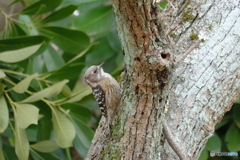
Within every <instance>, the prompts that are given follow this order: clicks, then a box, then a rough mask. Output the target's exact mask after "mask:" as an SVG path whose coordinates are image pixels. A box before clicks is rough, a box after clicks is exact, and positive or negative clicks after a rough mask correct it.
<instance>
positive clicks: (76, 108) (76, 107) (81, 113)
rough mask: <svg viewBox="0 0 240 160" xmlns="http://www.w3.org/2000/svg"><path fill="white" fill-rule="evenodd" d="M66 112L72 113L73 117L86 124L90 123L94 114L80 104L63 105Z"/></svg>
mask: <svg viewBox="0 0 240 160" xmlns="http://www.w3.org/2000/svg"><path fill="white" fill-rule="evenodd" d="M63 108H64V109H65V110H68V111H70V112H69V114H70V115H71V117H75V118H77V119H79V120H81V121H83V122H84V123H86V124H87V123H88V122H89V121H90V120H91V115H92V112H91V111H90V109H88V108H86V107H84V106H82V105H80V104H78V103H68V104H65V105H63Z"/></svg>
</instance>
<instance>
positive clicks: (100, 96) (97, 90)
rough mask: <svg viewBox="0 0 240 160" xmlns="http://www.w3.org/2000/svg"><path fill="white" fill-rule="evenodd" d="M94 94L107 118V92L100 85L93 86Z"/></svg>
mask: <svg viewBox="0 0 240 160" xmlns="http://www.w3.org/2000/svg"><path fill="white" fill-rule="evenodd" d="M92 91H93V95H94V97H95V99H96V100H97V102H98V105H99V108H100V109H101V112H102V115H103V116H104V117H105V118H106V119H107V118H108V115H107V107H106V100H105V92H104V91H103V89H102V87H101V86H100V85H97V86H96V87H94V88H92Z"/></svg>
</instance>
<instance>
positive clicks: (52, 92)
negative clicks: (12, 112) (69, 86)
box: [22, 80, 69, 102]
mask: <svg viewBox="0 0 240 160" xmlns="http://www.w3.org/2000/svg"><path fill="white" fill-rule="evenodd" d="M68 81H69V80H63V81H61V82H58V83H56V84H54V85H52V86H50V87H48V88H45V89H43V90H41V91H39V92H37V93H34V94H33V95H31V96H30V97H28V98H26V99H25V100H23V101H22V102H35V101H38V100H40V99H42V98H45V97H46V98H51V97H54V96H56V95H58V94H59V93H60V92H61V91H62V88H63V86H64V85H65V84H66V83H67V82H68Z"/></svg>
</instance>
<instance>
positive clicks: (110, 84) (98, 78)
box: [84, 63, 121, 129]
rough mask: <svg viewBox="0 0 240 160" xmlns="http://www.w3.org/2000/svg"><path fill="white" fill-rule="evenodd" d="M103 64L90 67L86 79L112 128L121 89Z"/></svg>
mask: <svg viewBox="0 0 240 160" xmlns="http://www.w3.org/2000/svg"><path fill="white" fill-rule="evenodd" d="M102 65H103V63H102V64H100V65H99V66H91V67H89V68H88V69H87V71H86V73H85V75H84V79H85V81H86V83H87V84H88V85H90V87H91V88H92V92H93V95H94V97H95V99H96V100H97V102H98V105H99V107H100V109H101V111H102V115H103V116H104V117H105V118H106V123H108V126H109V129H110V126H111V123H112V120H113V118H114V116H115V112H116V109H117V107H118V104H119V101H120V98H121V89H120V86H119V84H118V82H117V81H116V80H115V79H114V78H113V77H112V76H111V75H110V74H108V73H105V72H104V71H103V69H102Z"/></svg>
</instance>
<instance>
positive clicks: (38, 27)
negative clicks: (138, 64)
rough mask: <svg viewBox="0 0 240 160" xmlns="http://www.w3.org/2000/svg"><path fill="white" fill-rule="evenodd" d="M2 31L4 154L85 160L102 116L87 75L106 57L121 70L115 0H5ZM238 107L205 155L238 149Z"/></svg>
mask: <svg viewBox="0 0 240 160" xmlns="http://www.w3.org/2000/svg"><path fill="white" fill-rule="evenodd" d="M167 5H168V2H166V1H164V2H162V3H160V7H161V10H160V11H159V12H163V11H164V9H165V7H166V6H167ZM0 37H1V39H0V88H1V90H0V136H1V138H0V159H1V160H4V159H6V160H15V159H16V160H17V159H20V160H25V159H29V160H43V159H46V160H49V159H51V160H71V159H74V160H81V159H83V158H84V157H85V156H86V154H87V151H88V149H89V147H90V145H91V140H92V138H93V135H94V131H95V129H96V128H97V125H98V122H99V119H100V117H101V113H100V110H99V108H98V105H97V103H96V101H95V99H94V98H93V96H92V94H91V89H90V88H89V87H88V86H87V85H86V83H85V82H84V81H83V74H84V72H85V71H86V69H87V68H88V67H89V66H91V65H98V64H100V63H102V62H104V65H103V68H104V70H105V71H106V72H108V73H111V74H112V75H113V76H114V77H116V78H117V76H118V75H119V74H120V72H121V71H122V69H123V63H124V61H123V54H122V51H121V44H120V42H119V39H118V34H117V31H116V23H115V19H114V13H113V9H112V6H111V1H110V0H51V1H50V0H41V1H37V0H36V1H35V0H15V1H6V0H0ZM239 105H240V100H238V101H237V102H236V103H235V104H234V106H233V109H232V110H231V111H230V112H228V113H227V114H226V116H224V118H223V121H222V122H221V123H220V124H218V125H217V126H216V132H215V134H214V136H213V137H212V138H210V139H209V141H208V143H207V145H206V147H205V149H204V150H203V152H202V155H201V157H200V160H206V159H209V151H236V152H238V151H240V143H239V141H240V116H239V111H240V110H239V107H240V106H239ZM215 158H216V157H215ZM220 158H223V159H227V158H228V159H234V158H236V157H217V159H220ZM212 159H214V158H212Z"/></svg>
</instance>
